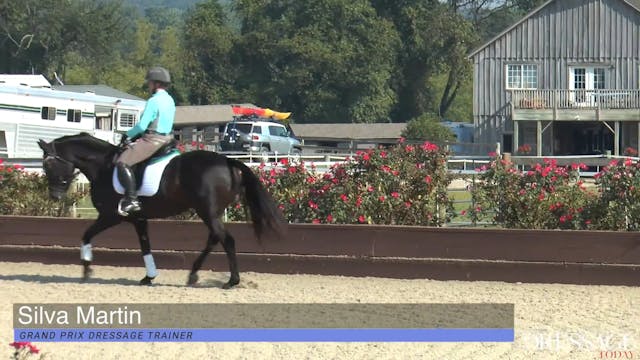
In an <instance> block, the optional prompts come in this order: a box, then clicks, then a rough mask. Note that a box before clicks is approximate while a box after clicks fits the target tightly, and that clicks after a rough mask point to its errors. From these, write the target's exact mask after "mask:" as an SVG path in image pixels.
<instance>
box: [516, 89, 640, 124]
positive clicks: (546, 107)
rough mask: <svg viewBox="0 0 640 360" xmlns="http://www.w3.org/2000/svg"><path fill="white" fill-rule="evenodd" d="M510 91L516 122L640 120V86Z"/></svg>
mask: <svg viewBox="0 0 640 360" xmlns="http://www.w3.org/2000/svg"><path fill="white" fill-rule="evenodd" d="M507 91H508V93H509V95H510V100H511V101H510V105H511V114H512V116H513V120H515V121H518V120H525V121H526V120H543V121H640V89H634V90H624V89H600V90H566V89H560V90H507Z"/></svg>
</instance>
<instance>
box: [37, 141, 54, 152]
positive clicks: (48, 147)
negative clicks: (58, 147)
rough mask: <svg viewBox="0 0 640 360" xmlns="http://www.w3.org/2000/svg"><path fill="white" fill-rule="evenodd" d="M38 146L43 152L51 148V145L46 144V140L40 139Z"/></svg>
mask: <svg viewBox="0 0 640 360" xmlns="http://www.w3.org/2000/svg"><path fill="white" fill-rule="evenodd" d="M38 146H40V149H42V151H44V152H45V153H47V152H49V150H51V145H49V144H47V142H46V141H44V140H42V139H40V140H38Z"/></svg>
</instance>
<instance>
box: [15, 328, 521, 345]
mask: <svg viewBox="0 0 640 360" xmlns="http://www.w3.org/2000/svg"><path fill="white" fill-rule="evenodd" d="M13 336H14V341H32V342H36V341H37V342H513V341H514V330H513V329H444V328H438V329H318V328H316V329H264V328H262V329H14V332H13Z"/></svg>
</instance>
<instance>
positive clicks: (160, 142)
mask: <svg viewBox="0 0 640 360" xmlns="http://www.w3.org/2000/svg"><path fill="white" fill-rule="evenodd" d="M145 80H146V85H147V87H148V89H149V92H150V93H151V94H152V96H151V98H150V99H149V100H148V101H147V104H146V106H145V108H144V111H143V112H142V116H141V118H140V122H138V124H136V126H134V127H133V128H131V129H129V131H127V132H126V134H123V135H122V141H121V144H123V145H126V149H125V151H124V152H123V153H122V154H121V155H120V156H119V157H118V160H117V161H116V165H117V169H118V180H120V183H121V184H122V186H123V187H124V189H125V190H124V197H123V198H122V199H121V200H120V203H119V204H118V213H119V214H120V215H122V216H127V215H129V214H130V213H132V212H136V211H140V202H139V201H138V198H137V194H136V180H135V176H134V174H133V171H132V170H131V166H133V165H135V164H137V163H140V162H142V161H144V160H146V159H148V158H149V157H151V155H153V154H154V153H155V152H156V151H158V150H159V149H160V148H161V147H162V146H164V145H166V144H167V143H169V142H170V141H171V140H172V139H173V137H172V136H171V131H172V130H173V120H174V116H175V113H176V105H175V102H174V100H173V98H172V97H171V95H169V93H167V90H166V89H167V88H168V87H169V84H170V83H171V76H170V75H169V72H168V71H167V70H166V69H164V68H162V67H154V68H151V69H150V70H149V71H148V72H147V76H146V78H145ZM136 137H139V138H138V139H137V140H136V141H135V142H133V143H132V142H131V140H133V139H134V138H136ZM129 139H131V140H129Z"/></svg>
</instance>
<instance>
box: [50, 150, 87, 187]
mask: <svg viewBox="0 0 640 360" xmlns="http://www.w3.org/2000/svg"><path fill="white" fill-rule="evenodd" d="M50 144H51V150H52V151H51V153H49V152H47V153H46V155H45V157H44V160H43V161H44V162H46V161H47V160H48V159H55V160H57V161H60V162H61V163H63V164H65V165H66V166H69V167H70V168H71V169H72V171H71V175H70V176H68V177H65V178H63V179H62V181H60V185H59V186H62V187H63V188H66V187H67V186H68V184H69V183H71V181H72V180H73V179H74V178H75V177H76V176H77V175H78V174H77V173H74V172H73V169H74V168H75V167H76V166H75V164H74V163H72V162H71V161H69V160H66V159H63V158H62V157H60V156H59V155H58V154H57V151H56V145H55V142H53V141H52V142H51V143H50Z"/></svg>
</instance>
